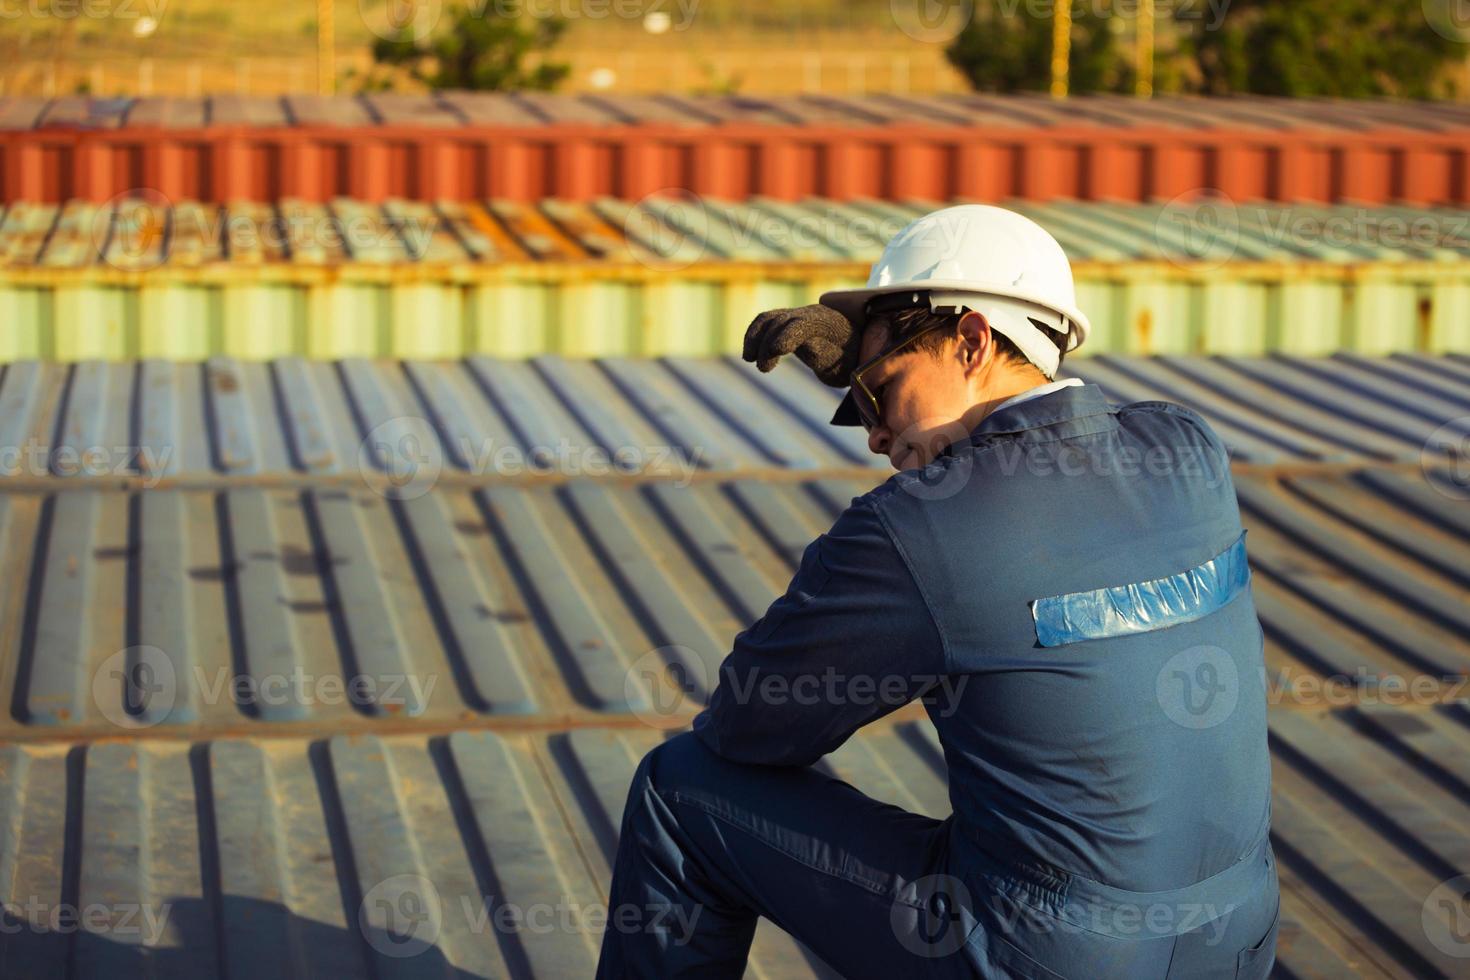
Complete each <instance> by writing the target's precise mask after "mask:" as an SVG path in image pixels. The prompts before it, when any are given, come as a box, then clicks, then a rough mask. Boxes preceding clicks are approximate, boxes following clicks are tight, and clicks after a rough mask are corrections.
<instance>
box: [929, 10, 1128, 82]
mask: <svg viewBox="0 0 1470 980" xmlns="http://www.w3.org/2000/svg"><path fill="white" fill-rule="evenodd" d="M1058 2H1067V0H1058ZM1107 6H1108V5H1106V4H1102V5H1099V4H1095V3H1087V4H1074V6H1073V11H1072V58H1071V62H1070V75H1071V78H1070V88H1071V91H1072V92H1074V93H1077V94H1082V93H1086V92H1128V91H1132V87H1133V74H1134V72H1133V65H1132V62H1131V60H1130V59H1131V57H1132V55H1131V52H1128V53H1125V52H1123V51H1121V50H1120V49H1119V46H1118V44H1117V43H1116V39H1115V35H1116V32H1117V27H1118V26H1121V25H1122V22H1121V21H1118V22H1117V24H1116V25H1115V23H1114V22H1113V19H1112V18H1109V17H1107V16H1098V11H1099V9H1103V10H1106V8H1107ZM1049 10H1050V6H1049V5H1048V4H1033V3H1022V2H1019V0H981V2H977V3H976V4H975V13H974V16H972V17H971V18H970V22H969V23H968V24H967V25H966V26H965V29H964V30H963V31H961V32H960V33H959V35H958V36H957V37H956V38H955V39H954V41H952V42H951V43H950V45H949V47H948V48H946V49H945V52H944V53H945V57H947V58H948V59H949V63H950V64H952V65H954V66H955V68H957V69H958V70H959V71H960V73H961V74H963V75H964V76H965V78H967V79H968V80H969V82H970V85H971V86H972V87H973V88H975V89H977V90H978V91H981V92H1023V91H1038V92H1044V91H1046V90H1047V87H1048V86H1049V85H1050V83H1051V42H1052V18H1051V15H1050V13H1048V12H1047V11H1049Z"/></svg>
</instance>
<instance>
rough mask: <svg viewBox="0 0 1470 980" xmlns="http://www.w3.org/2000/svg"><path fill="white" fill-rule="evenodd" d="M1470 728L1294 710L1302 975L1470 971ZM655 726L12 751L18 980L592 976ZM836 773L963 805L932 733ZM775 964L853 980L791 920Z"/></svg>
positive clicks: (856, 757)
mask: <svg viewBox="0 0 1470 980" xmlns="http://www.w3.org/2000/svg"><path fill="white" fill-rule="evenodd" d="M1467 725H1470V716H1467V712H1466V710H1465V708H1464V706H1457V707H1452V708H1444V709H1436V710H1422V711H1405V710H1395V709H1386V708H1381V707H1374V708H1361V709H1354V710H1350V711H1345V712H1341V713H1337V714H1333V715H1330V716H1322V717H1309V716H1306V715H1303V714H1300V713H1293V712H1274V713H1273V714H1272V715H1271V741H1272V748H1273V754H1274V779H1275V804H1274V812H1273V838H1274V843H1275V847H1276V852H1277V856H1278V860H1279V870H1280V876H1281V885H1282V903H1283V911H1282V919H1283V921H1282V927H1281V935H1280V944H1279V950H1278V960H1279V970H1278V973H1279V974H1280V975H1284V976H1292V977H1317V976H1320V977H1372V978H1383V977H1463V976H1465V962H1466V961H1465V959H1464V958H1462V957H1456V956H1455V955H1452V954H1453V952H1454V951H1455V947H1453V946H1448V944H1446V943H1445V941H1444V938H1443V936H1440V937H1439V938H1440V943H1441V945H1436V943H1435V942H1434V941H1432V940H1431V939H1430V938H1429V933H1428V932H1427V929H1426V922H1430V921H1433V919H1434V917H1436V916H1446V915H1451V914H1453V910H1452V909H1448V908H1443V909H1442V908H1439V907H1438V906H1437V905H1436V904H1435V903H1434V902H1433V901H1432V899H1433V897H1434V895H1435V894H1436V892H1435V889H1436V886H1438V885H1439V884H1440V883H1441V882H1443V881H1445V880H1447V879H1451V878H1453V877H1454V876H1455V875H1457V874H1463V873H1465V872H1466V871H1470V850H1467V848H1466V838H1465V835H1464V833H1463V828H1464V827H1465V825H1466V823H1467V822H1470V805H1467V799H1470V769H1467V767H1466V760H1467V759H1470V751H1467V749H1470V727H1467ZM657 738H658V736H657V734H656V733H654V732H653V731H651V730H649V729H640V728H636V727H635V728H625V729H620V730H610V729H582V730H577V731H572V732H567V733H558V734H551V735H539V734H522V735H497V734H492V733H488V732H478V733H470V732H458V733H454V734H451V735H448V736H430V737H425V736H420V735H408V736H395V737H386V738H379V737H376V736H362V737H349V736H337V737H334V738H331V739H329V740H320V741H318V740H305V739H302V740H297V739H281V740H266V739H249V738H239V739H223V740H216V741H202V742H195V743H186V742H172V741H170V742H164V741H137V742H131V743H117V742H111V743H108V742H103V743H94V744H91V745H78V746H72V745H68V744H55V745H45V746H14V745H12V746H8V747H0V774H3V779H0V787H3V789H0V799H3V801H4V811H5V813H6V815H7V820H6V821H5V823H4V825H3V829H0V869H3V871H4V880H3V881H0V887H3V893H4V895H5V896H6V899H7V908H6V912H5V916H6V924H7V928H6V929H5V930H3V932H0V969H3V970H4V972H5V974H6V975H7V976H17V977H21V976H24V977H42V976H48V977H49V976H70V977H76V978H78V980H82V978H92V977H99V978H100V977H107V978H111V977H116V976H122V975H131V974H133V973H135V972H143V971H148V972H149V973H150V975H169V976H188V977H210V976H216V975H225V974H228V975H239V971H241V970H245V971H247V972H248V973H249V974H250V975H258V976H267V975H269V976H282V977H330V978H333V980H336V978H355V977H369V976H387V975H392V976H398V975H410V974H411V975H413V976H430V975H432V976H454V977H459V978H464V980H469V978H472V977H474V978H478V977H501V976H517V977H533V976H539V977H574V976H589V975H590V974H591V972H592V970H593V966H594V964H595V961H596V950H597V947H598V942H599V939H600V936H599V935H598V932H597V929H598V928H600V923H601V922H603V921H605V920H604V919H601V918H600V903H602V902H603V901H605V895H606V890H607V886H608V882H609V880H610V866H611V862H612V858H613V854H614V853H615V849H616V844H617V836H618V828H619V825H620V817H621V811H622V804H623V800H624V797H625V794H626V789H627V785H628V782H629V780H630V778H631V776H632V773H633V768H634V765H635V763H636V761H637V759H638V757H639V756H640V755H641V754H642V753H643V752H645V751H646V750H647V749H648V748H650V747H651V746H652V745H653V744H654V742H655V740H656V739H657ZM822 765H823V766H824V767H825V768H827V769H828V771H831V772H833V773H835V774H836V775H838V776H840V777H841V778H843V779H845V780H847V781H848V782H850V783H852V784H854V785H856V786H857V787H859V788H860V789H862V790H864V791H866V792H868V793H869V794H871V795H874V796H876V797H878V798H880V799H883V800H887V801H891V802H894V803H897V804H899V805H901V806H904V807H906V808H909V809H912V810H916V811H919V812H924V813H928V814H931V815H935V816H943V815H945V814H947V813H948V809H949V808H948V801H947V798H946V791H945V770H944V764H943V761H942V757H941V756H940V754H939V748H938V744H937V741H936V740H935V737H934V734H933V731H932V729H931V728H930V727H929V726H928V724H927V723H926V722H919V723H915V722H899V723H896V724H889V723H880V724H878V725H875V726H872V727H870V728H869V729H867V730H865V731H864V732H863V733H861V734H860V735H859V736H858V737H857V738H856V739H854V740H853V741H852V742H850V743H849V744H848V745H846V746H844V747H843V748H842V749H841V750H839V751H838V752H837V753H834V754H833V755H832V756H830V757H829V758H828V759H827V760H824V762H823V764H822ZM511 787H513V789H510V788H511ZM27 900H28V901H29V905H26V901H27ZM140 907H141V908H143V909H146V911H147V912H148V913H150V914H148V915H145V914H143V913H141V912H140V911H139V908H140ZM58 908H61V909H66V908H72V909H80V910H88V909H90V910H92V911H91V912H90V919H89V921H90V922H91V923H92V925H91V927H90V928H89V929H87V930H84V931H81V932H75V933H66V932H58V931H56V930H55V928H54V926H51V927H49V928H48V923H49V922H51V921H54V920H51V919H50V916H51V915H52V914H53V913H54V911H55V910H56V909H58ZM502 910H504V911H502ZM392 913H398V914H399V917H398V918H390V914H392ZM497 914H498V916H499V917H497ZM1444 921H1445V922H1446V923H1448V920H1447V919H1446V920H1444ZM518 923H519V928H518V927H517V924H518ZM1448 928H1449V927H1448V925H1446V926H1445V927H1444V935H1453V934H1451V933H1449V932H1448ZM409 954H411V955H409ZM750 967H751V968H750V971H749V973H748V975H751V976H761V977H802V976H813V975H818V976H824V977H831V976H833V975H834V974H832V972H831V971H830V970H828V969H826V968H824V967H822V966H821V965H820V964H819V962H818V961H816V960H815V959H814V958H813V957H812V956H811V955H810V954H809V953H806V952H805V951H804V950H802V949H801V948H800V947H798V946H797V945H796V944H795V943H794V942H793V941H792V940H790V939H789V938H788V937H786V936H785V935H784V934H783V933H781V932H779V931H778V930H776V929H774V928H772V927H771V925H770V924H769V923H765V922H763V923H762V924H761V927H760V929H759V930H758V931H757V937H756V942H755V946H754V949H753V952H752V957H751V964H750Z"/></svg>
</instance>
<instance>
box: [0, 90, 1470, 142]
mask: <svg viewBox="0 0 1470 980" xmlns="http://www.w3.org/2000/svg"><path fill="white" fill-rule="evenodd" d="M913 122H923V123H927V124H931V125H948V126H986V127H991V128H996V127H1007V128H1030V127H1039V128H1052V127H1072V126H1080V127H1101V128H1108V129H1139V128H1160V129H1177V130H1184V131H1198V130H1209V129H1222V128H1242V129H1262V130H1271V131H1290V130H1301V129H1314V130H1322V129H1326V130H1334V129H1335V130H1348V131H1362V130H1368V129H1374V128H1387V129H1396V130H1420V131H1425V132H1446V131H1455V130H1463V129H1465V128H1467V127H1470V110H1467V109H1466V107H1465V106H1464V105H1462V104H1457V103H1453V102H1417V103H1415V102H1388V101H1380V102H1373V101H1358V100H1352V101H1349V100H1334V99H1282V98H1272V97H1265V96H1237V97H1225V98H1198V97H1190V96H1158V97H1155V98H1152V99H1147V100H1140V99H1130V98H1124V97H1118V96H1108V95H1081V96H1073V97H1072V98H1069V99H1067V100H1065V101H1058V100H1055V99H1051V98H1048V97H1045V96H1040V95H982V94H942V95H930V96H916V95H895V94H888V93H878V94H872V95H864V96H842V95H792V96H757V95H658V96H653V97H648V96H639V95H618V94H608V95H603V94H599V95H556V94H549V93H539V92H534V93H509V94H502V93H493V92H453V91H451V92H432V93H425V94H422V95H416V94H404V93H369V94H364V95H356V96H350V95H341V96H335V97H323V96H319V95H312V94H306V93H303V94H299V95H283V96H243V95H206V96H200V97H195V98H180V97H172V96H169V97H163V96H143V97H135V98H134V97H123V98H97V97H90V96H85V95H67V96H59V97H57V98H52V99H45V98H40V97H36V96H9V97H0V130H12V131H15V130H37V129H48V128H66V129H101V130H116V129H129V128H132V129H145V128H162V129H165V130H188V129H193V128H198V127H201V126H202V127H246V128H256V129H262V128H270V127H303V126H333V127H343V128H349V127H382V128H387V127H399V126H404V127H418V128H426V129H427V128H446V127H447V128H466V127H472V126H504V127H526V126H530V127H541V126H554V125H568V124H583V125H594V126H626V125H659V124H666V125H675V126H694V127H709V126H718V125H721V124H750V123H755V124H761V125H775V126H860V127H869V126H891V125H895V124H904V123H913Z"/></svg>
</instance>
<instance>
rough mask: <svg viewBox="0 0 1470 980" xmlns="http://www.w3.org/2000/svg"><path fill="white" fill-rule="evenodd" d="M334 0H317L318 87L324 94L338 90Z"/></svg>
mask: <svg viewBox="0 0 1470 980" xmlns="http://www.w3.org/2000/svg"><path fill="white" fill-rule="evenodd" d="M333 13H334V11H333V9H332V0H316V89H317V91H318V92H320V93H321V94H322V95H331V94H333V93H334V92H335V91H336V90H337V41H336V37H335V30H334V28H335V25H334V24H333V22H332V17H333Z"/></svg>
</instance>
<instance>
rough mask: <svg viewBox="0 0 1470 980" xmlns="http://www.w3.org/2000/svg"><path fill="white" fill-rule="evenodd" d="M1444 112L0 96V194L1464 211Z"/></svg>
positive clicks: (983, 103) (932, 100)
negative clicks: (1289, 204) (1219, 196)
mask: <svg viewBox="0 0 1470 980" xmlns="http://www.w3.org/2000/svg"><path fill="white" fill-rule="evenodd" d="M1467 120H1470V112H1467V110H1466V108H1465V106H1464V105H1457V104H1450V103H1389V102H1343V101H1332V100H1296V101H1293V100H1282V99H1266V98H1230V99H1198V98H1157V99H1151V100H1136V99H1127V98H1117V97H1094V96H1088V97H1079V98H1073V99H1067V100H1054V99H1049V98H1045V97H1039V96H1014V97H1006V96H986V95H976V94H964V95H942V96H932V97H911V96H895V95H872V96H865V97H853V98H842V97H832V96H815V95H812V96H789V97H771V98H756V97H751V96H738V95H736V96H708V97H680V96H654V97H646V96H623V97H618V96H602V95H580V96H556V95H550V94H545V93H517V94H509V95H502V94H494V93H439V94H432V95H422V96H413V95H404V94H376V95H363V96H356V97H341V98H335V99H334V98H322V97H319V96H311V95H299V96H288V97H280V98H261V99H248V98H240V97H229V96H211V97H206V98H204V99H194V100H188V99H175V100H167V101H166V102H164V101H162V100H148V99H142V100H132V99H89V98H87V97H85V96H66V97H61V98H58V99H55V100H50V101H47V100H42V99H29V98H25V97H12V98H10V99H3V98H0V200H5V201H22V200H32V201H53V202H55V201H65V200H67V199H69V198H73V197H81V198H86V199H88V200H92V201H98V202H100V201H105V200H108V199H109V198H111V197H113V196H115V195H118V194H125V193H131V192H133V191H136V190H137V189H139V188H145V187H146V188H150V189H152V190H153V191H156V192H159V193H162V194H165V195H168V196H170V197H173V198H176V199H181V198H184V197H202V198H205V199H207V200H211V201H218V202H233V201H238V200H253V201H272V200H276V199H278V198H281V197H302V198H309V199H311V200H326V199H330V198H331V197H333V196H335V195H350V196H354V197H359V198H364V199H368V200H373V201H382V200H385V199H387V198H390V197H394V196H397V197H406V198H413V199H415V200H420V201H433V200H437V199H441V198H448V199H453V200H470V199H475V198H484V197H502V198H509V199H514V200H518V201H534V200H537V199H538V198H543V197H547V196H557V197H564V198H567V199H571V200H578V201H586V200H592V199H595V198H597V197H598V196H601V195H613V196H620V197H626V198H630V199H632V198H638V197H641V196H643V195H645V194H647V193H649V192H651V191H655V190H658V189H659V188H665V187H687V188H689V189H691V190H694V191H698V192H700V193H708V194H716V195H723V196H726V197H731V198H743V197H745V196H747V195H749V194H753V193H760V194H769V195H771V196H773V197H777V198H780V199H782V200H797V199H799V198H801V197H802V196H804V195H808V194H824V195H827V196H830V197H834V198H839V199H844V200H845V199H852V198H859V197H864V196H867V197H882V198H887V199H893V200H901V199H904V198H908V197H916V196H917V197H940V196H949V195H955V194H969V195H974V196H977V197H981V198H984V199H985V200H1000V199H1003V198H1007V197H1024V198H1027V199H1031V200H1038V201H1048V200H1055V199H1062V198H1086V199H1089V200H1130V201H1140V200H1151V199H1154V198H1163V199H1168V198H1172V197H1174V196H1175V195H1177V194H1180V193H1182V192H1185V191H1188V190H1191V189H1194V188H1198V187H1218V188H1220V189H1222V190H1224V191H1226V192H1227V193H1229V194H1231V195H1233V196H1235V197H1238V198H1247V197H1263V198H1272V199H1275V200H1285V201H1337V200H1343V201H1360V202H1373V203H1381V202H1387V201H1402V202H1414V203H1420V204H1424V203H1445V202H1455V203H1461V204H1463V203H1466V201H1467V194H1470V188H1467V185H1466V182H1465V181H1464V179H1463V174H1462V162H1463V161H1462V157H1463V153H1464V139H1465V133H1466V131H1467Z"/></svg>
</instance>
